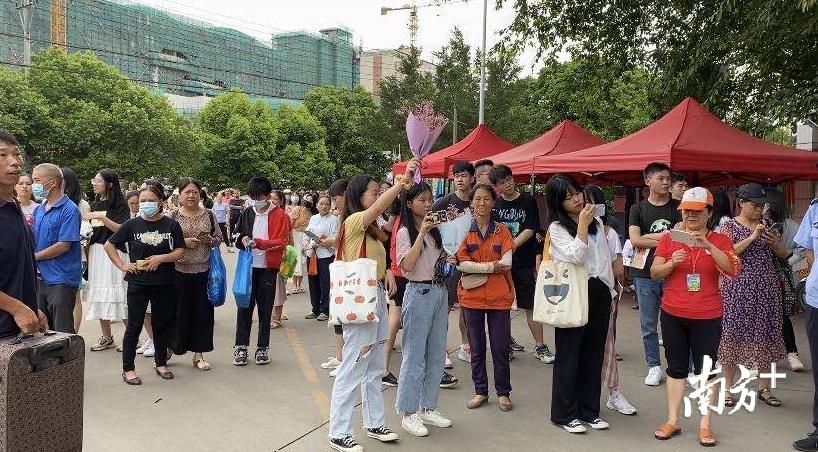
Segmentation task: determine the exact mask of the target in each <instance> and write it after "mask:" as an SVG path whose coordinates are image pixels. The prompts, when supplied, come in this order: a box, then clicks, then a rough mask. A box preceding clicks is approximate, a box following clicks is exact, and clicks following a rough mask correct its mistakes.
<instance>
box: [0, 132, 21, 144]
mask: <svg viewBox="0 0 818 452" xmlns="http://www.w3.org/2000/svg"><path fill="white" fill-rule="evenodd" d="M0 143H5V144H7V145H9V146H14V147H18V148H19V147H20V142H19V141H17V137H15V136H14V135H12V134H11V133H10V132H7V131H5V130H3V129H0Z"/></svg>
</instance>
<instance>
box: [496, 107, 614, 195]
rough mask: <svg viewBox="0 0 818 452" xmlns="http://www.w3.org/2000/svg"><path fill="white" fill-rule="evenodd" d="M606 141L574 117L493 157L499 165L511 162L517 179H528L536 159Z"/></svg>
mask: <svg viewBox="0 0 818 452" xmlns="http://www.w3.org/2000/svg"><path fill="white" fill-rule="evenodd" d="M603 143H605V140H603V139H602V138H599V137H598V136H596V135H594V134H592V133H591V132H588V131H587V130H585V129H583V128H582V127H580V126H578V125H577V124H576V123H574V122H573V121H571V120H570V119H566V120H564V121H562V122H561V123H559V124H557V125H556V126H554V127H553V128H551V130H549V131H547V132H545V133H544V134H542V135H540V136H539V137H537V138H534V139H533V140H531V141H529V142H527V143H524V144H521V145H519V146H517V147H516V148H512V149H509V150H508V151H506V152H503V153H502V154H499V155H495V156H494V157H492V161H494V164H495V165H507V166H508V167H510V168H511V172H512V173H514V177H515V178H517V179H521V180H522V179H525V180H527V179H528V176H530V175H532V174H534V158H535V157H540V156H545V155H561V154H567V153H569V152H575V151H579V150H582V149H587V148H590V147H593V146H597V145H600V144H603Z"/></svg>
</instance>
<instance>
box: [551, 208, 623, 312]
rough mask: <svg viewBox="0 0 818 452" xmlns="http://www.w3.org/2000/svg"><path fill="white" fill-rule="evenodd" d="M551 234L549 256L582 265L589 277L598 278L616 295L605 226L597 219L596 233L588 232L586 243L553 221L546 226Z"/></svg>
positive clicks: (612, 294)
mask: <svg viewBox="0 0 818 452" xmlns="http://www.w3.org/2000/svg"><path fill="white" fill-rule="evenodd" d="M548 232H549V233H550V234H551V258H552V259H554V260H557V261H560V262H568V263H571V264H574V265H584V266H585V269H586V270H588V277H589V278H599V279H600V280H601V281H602V282H603V283H605V285H606V286H608V289H609V290H610V291H611V296H615V295H616V289H615V279H614V274H613V264H612V262H611V249H610V246H609V242H608V238H607V237H606V234H605V226H604V225H603V224H602V222H601V221H598V220H597V233H596V234H593V235H592V234H588V243H587V244H586V243H583V242H582V240H580V239H578V238H576V237H572V236H571V234H569V233H568V230H567V229H565V227H563V226H562V225H561V224H559V223H557V222H554V223H551V225H550V226H549V227H548Z"/></svg>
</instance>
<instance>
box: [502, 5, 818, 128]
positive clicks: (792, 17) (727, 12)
mask: <svg viewBox="0 0 818 452" xmlns="http://www.w3.org/2000/svg"><path fill="white" fill-rule="evenodd" d="M504 3H512V4H513V7H514V9H515V12H516V15H515V19H514V21H513V23H512V24H511V25H510V27H509V28H508V32H509V33H510V36H512V37H514V38H516V40H517V41H518V43H520V44H525V43H534V44H535V45H536V46H537V47H538V49H539V50H540V53H541V55H558V54H561V52H564V51H566V50H572V51H573V52H575V53H579V54H581V55H585V56H599V55H604V56H605V58H606V59H609V60H613V61H615V62H617V63H618V64H619V65H621V66H622V67H623V68H625V69H634V68H640V67H642V68H645V69H646V70H647V71H648V73H649V74H650V75H651V79H650V82H649V84H648V86H649V99H651V102H652V104H653V111H654V113H655V114H661V113H663V112H665V111H667V110H668V109H669V108H670V107H672V106H673V105H675V104H676V103H677V102H679V101H680V100H681V99H682V98H684V97H685V96H693V97H696V98H697V99H698V100H699V101H701V102H703V103H705V104H706V105H707V106H708V107H709V108H710V109H711V110H712V111H713V112H714V113H716V114H717V115H719V116H721V117H726V118H727V119H729V120H730V121H731V122H733V123H736V124H737V125H739V126H740V127H744V128H747V129H750V130H751V131H754V132H756V133H757V134H761V133H763V132H765V131H768V130H769V129H770V128H774V127H776V126H777V124H780V123H785V124H787V123H791V122H793V121H795V120H797V119H800V118H803V117H804V116H805V115H806V114H807V113H809V112H810V111H811V110H812V109H814V105H815V103H816V100H818V84H816V83H815V80H817V79H818V52H815V49H814V47H815V42H818V7H816V5H815V3H816V2H815V1H814V0H801V1H799V2H781V1H776V0H747V1H742V2H736V1H733V0H697V1H688V0H654V1H649V2H644V1H638V0H622V1H611V0H592V1H588V0H538V1H536V2H535V1H531V0H513V1H512V0H499V1H498V5H499V6H502V5H503V4H504Z"/></svg>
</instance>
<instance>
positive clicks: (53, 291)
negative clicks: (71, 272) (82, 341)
mask: <svg viewBox="0 0 818 452" xmlns="http://www.w3.org/2000/svg"><path fill="white" fill-rule="evenodd" d="M76 296H77V288H76V287H71V286H69V285H66V284H46V283H44V282H42V281H41V282H38V283H37V308H38V309H39V310H40V311H43V314H45V318H46V319H48V327H49V328H51V329H52V330H54V331H59V332H62V333H76V331H74V304H75V302H76V301H75V300H76Z"/></svg>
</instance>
